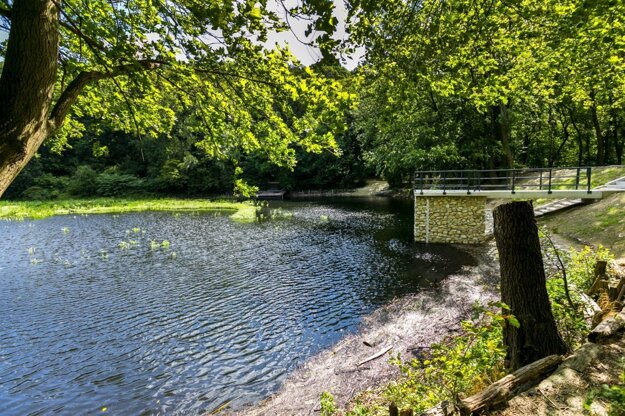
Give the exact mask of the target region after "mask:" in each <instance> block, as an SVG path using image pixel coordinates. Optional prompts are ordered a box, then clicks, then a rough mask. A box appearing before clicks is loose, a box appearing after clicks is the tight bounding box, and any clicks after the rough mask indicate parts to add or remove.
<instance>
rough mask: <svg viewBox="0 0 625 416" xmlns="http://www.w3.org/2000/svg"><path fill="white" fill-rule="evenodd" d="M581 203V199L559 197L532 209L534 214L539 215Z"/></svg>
mask: <svg viewBox="0 0 625 416" xmlns="http://www.w3.org/2000/svg"><path fill="white" fill-rule="evenodd" d="M581 203H582V200H581V199H559V200H556V201H554V202H551V203H549V204H546V205H542V206H540V207H537V208H536V209H534V216H535V217H541V216H543V215H545V214H550V213H552V212H555V211H559V210H561V209H565V208H569V207H572V206H575V205H579V204H581Z"/></svg>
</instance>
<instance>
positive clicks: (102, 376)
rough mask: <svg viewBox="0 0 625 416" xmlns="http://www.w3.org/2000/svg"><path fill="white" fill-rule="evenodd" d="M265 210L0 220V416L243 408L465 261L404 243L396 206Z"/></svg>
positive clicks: (408, 232)
mask: <svg viewBox="0 0 625 416" xmlns="http://www.w3.org/2000/svg"><path fill="white" fill-rule="evenodd" d="M276 205H279V206H280V207H281V209H282V212H283V213H285V214H286V215H284V216H285V218H282V219H276V220H270V221H265V222H260V223H259V222H257V223H251V224H244V223H237V222H234V221H232V220H231V219H229V218H228V216H226V215H219V214H217V213H134V214H124V215H90V216H59V217H52V218H48V219H44V220H39V221H13V222H6V221H3V222H0V288H2V290H1V291H0V414H2V415H27V414H72V415H73V414H94V413H99V412H102V410H103V408H104V407H106V408H107V413H108V414H123V415H132V414H198V413H202V412H205V411H210V410H213V409H215V408H217V407H218V406H220V405H222V404H225V403H230V407H231V408H234V409H236V408H241V406H244V405H249V404H253V403H256V402H258V401H260V400H262V399H263V398H265V397H267V396H268V395H269V394H271V393H273V392H275V391H276V390H277V389H278V388H279V387H280V383H281V382H282V381H283V380H284V378H285V377H286V376H287V375H288V374H289V373H290V372H291V371H292V370H294V369H295V368H296V367H297V366H298V365H301V364H302V363H303V362H304V361H305V360H306V359H307V358H309V357H311V356H312V355H314V354H316V353H318V352H319V351H320V350H322V349H324V348H327V347H329V346H331V345H333V344H334V343H336V342H337V341H339V340H340V339H341V338H342V337H343V336H345V335H346V334H347V333H350V332H353V331H356V330H357V328H358V325H359V323H360V322H361V319H362V317H363V316H364V315H366V314H368V313H370V312H372V311H373V310H374V309H375V308H376V307H379V306H381V305H382V304H384V303H386V302H388V301H390V300H391V299H392V298H393V297H396V296H401V295H403V294H406V293H410V292H415V291H418V290H419V288H420V287H422V286H423V285H430V284H432V283H433V282H436V281H438V280H440V279H442V278H443V277H444V276H446V275H448V274H450V273H453V272H455V271H457V270H458V269H459V268H460V267H461V266H462V265H465V264H470V263H473V262H474V260H473V259H472V258H471V257H470V256H469V255H467V254H465V253H464V252H462V251H459V250H457V249H454V248H452V247H449V246H435V245H430V246H425V245H417V244H414V243H412V241H411V238H412V214H411V205H410V204H407V203H402V202H398V201H390V200H382V199H379V200H376V199H373V200H356V201H353V200H349V201H325V202H320V201H317V202H291V203H279V204H276ZM165 240H166V241H165ZM163 241H165V243H163ZM168 243H169V244H168Z"/></svg>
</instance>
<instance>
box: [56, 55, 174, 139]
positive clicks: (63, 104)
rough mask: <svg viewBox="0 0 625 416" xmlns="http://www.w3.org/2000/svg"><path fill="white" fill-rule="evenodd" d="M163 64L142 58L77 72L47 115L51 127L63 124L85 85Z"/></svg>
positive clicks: (151, 68)
mask: <svg viewBox="0 0 625 416" xmlns="http://www.w3.org/2000/svg"><path fill="white" fill-rule="evenodd" d="M164 64H165V62H163V61H158V60H154V59H143V60H139V61H137V62H134V63H131V64H126V65H119V66H116V67H114V68H111V70H109V71H107V72H99V71H83V72H81V73H79V74H78V75H77V76H76V78H74V79H73V80H72V82H70V83H69V84H68V85H67V88H65V90H64V91H63V92H62V93H61V96H60V97H59V99H58V100H57V102H56V104H55V105H54V108H53V109H52V112H51V113H50V117H49V123H50V124H51V129H52V130H56V129H57V128H59V127H60V126H61V125H62V124H63V120H64V119H65V117H66V116H67V113H68V112H69V109H70V108H71V106H72V105H73V104H74V103H75V102H76V100H77V99H78V97H79V96H80V93H81V92H82V90H83V89H84V88H85V87H86V86H87V85H89V84H91V83H94V82H96V81H99V80H102V79H110V78H114V77H117V76H122V75H129V74H131V73H134V72H141V71H150V70H155V69H158V68H160V67H161V66H162V65H164Z"/></svg>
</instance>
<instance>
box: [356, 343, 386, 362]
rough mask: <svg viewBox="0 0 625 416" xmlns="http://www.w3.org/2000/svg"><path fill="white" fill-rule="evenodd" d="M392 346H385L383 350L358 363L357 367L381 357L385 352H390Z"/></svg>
mask: <svg viewBox="0 0 625 416" xmlns="http://www.w3.org/2000/svg"><path fill="white" fill-rule="evenodd" d="M391 348H392V347H386V348H384V349H383V350H382V351H380V352H378V353H376V354H374V355H372V356H371V357H367V358H365V359H364V360H362V361H360V362H359V363H358V364H356V367H360V366H361V365H363V364H365V363H368V362H369V361H373V360H375V359H376V358H380V357H381V356H383V355H384V354H386V353H387V352H389V351H390V350H391Z"/></svg>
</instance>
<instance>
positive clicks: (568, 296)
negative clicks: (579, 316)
mask: <svg viewBox="0 0 625 416" xmlns="http://www.w3.org/2000/svg"><path fill="white" fill-rule="evenodd" d="M543 234H544V236H545V238H546V239H547V241H548V242H549V244H550V245H551V248H552V249H553V252H554V254H555V256H556V259H557V260H558V263H560V270H561V271H562V281H563V282H564V294H565V296H566V300H567V302H568V303H569V307H570V308H571V312H572V313H573V316H575V315H576V313H575V310H576V309H575V304H574V303H573V300H572V299H571V293H570V292H569V282H568V278H567V276H566V266H565V265H564V262H563V261H562V257H561V256H560V250H558V247H556V245H555V243H554V242H553V240H552V239H551V236H550V235H549V233H547V232H545V233H543Z"/></svg>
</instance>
